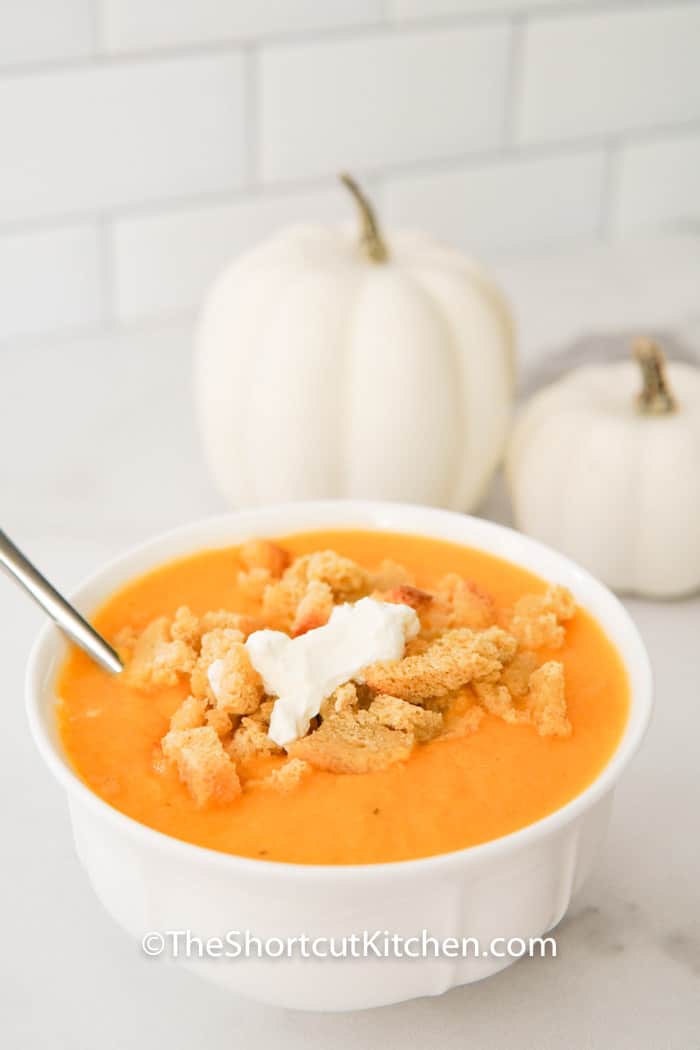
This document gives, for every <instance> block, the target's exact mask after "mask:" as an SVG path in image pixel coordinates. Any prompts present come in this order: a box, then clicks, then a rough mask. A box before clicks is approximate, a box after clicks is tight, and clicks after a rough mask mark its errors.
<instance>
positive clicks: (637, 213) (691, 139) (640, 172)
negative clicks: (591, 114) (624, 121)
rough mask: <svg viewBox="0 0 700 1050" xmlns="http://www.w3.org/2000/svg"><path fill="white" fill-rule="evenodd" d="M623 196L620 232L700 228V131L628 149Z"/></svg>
mask: <svg viewBox="0 0 700 1050" xmlns="http://www.w3.org/2000/svg"><path fill="white" fill-rule="evenodd" d="M617 196H618V203H617V208H616V210H615V213H614V215H613V222H614V227H615V230H616V231H617V232H620V233H625V232H630V231H633V230H634V231H636V230H649V229H654V228H655V227H656V228H658V227H659V226H683V225H684V224H688V223H689V222H692V221H693V220H694V221H695V223H696V224H697V225H698V227H700V131H697V132H695V133H694V134H691V135H680V136H677V137H673V138H669V139H666V140H661V141H658V140H657V141H652V142H636V143H630V144H629V145H628V146H625V147H624V148H623V149H622V150H621V155H620V160H619V169H618V194H617ZM699 291H700V290H699Z"/></svg>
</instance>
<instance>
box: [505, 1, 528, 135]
mask: <svg viewBox="0 0 700 1050" xmlns="http://www.w3.org/2000/svg"><path fill="white" fill-rule="evenodd" d="M527 26H528V19H527V15H522V16H517V15H516V16H514V17H513V20H512V22H511V41H510V51H509V56H508V72H507V79H506V90H505V99H504V112H503V131H502V134H503V142H504V143H505V145H506V146H513V147H517V145H518V143H517V121H518V103H519V99H520V94H521V87H522V82H523V74H524V69H525V54H524V52H525V35H526V32H527Z"/></svg>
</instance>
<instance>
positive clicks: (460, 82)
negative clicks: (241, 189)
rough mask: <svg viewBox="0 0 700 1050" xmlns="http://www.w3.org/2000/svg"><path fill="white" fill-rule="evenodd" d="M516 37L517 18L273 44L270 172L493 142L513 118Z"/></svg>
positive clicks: (267, 70) (267, 109)
mask: <svg viewBox="0 0 700 1050" xmlns="http://www.w3.org/2000/svg"><path fill="white" fill-rule="evenodd" d="M508 44H509V29H508V27H507V26H506V25H505V24H494V25H491V24H489V25H484V26H481V25H479V26H474V27H467V28H450V29H447V30H443V29H440V30H425V31H416V30H411V31H410V32H402V33H401V34H398V35H392V34H386V33H383V34H370V35H362V36H361V37H358V38H355V39H351V40H341V41H337V40H332V41H331V40H324V41H316V42H314V43H308V44H290V45H281V46H270V47H268V48H264V49H263V52H262V68H261V86H260V92H261V124H260V139H261V153H262V168H263V177H264V180H265V181H267V182H274V181H276V180H286V179H298V178H303V177H309V176H317V175H325V174H330V173H333V172H335V171H337V170H339V169H342V168H346V167H347V168H351V169H355V170H360V171H361V170H366V169H374V168H378V167H381V166H383V165H398V164H402V163H406V162H410V161H416V160H424V159H430V158H439V157H449V156H454V155H459V154H461V153H464V152H466V151H470V150H476V149H483V148H486V147H489V146H493V145H494V144H496V143H497V142H498V141H499V139H500V135H501V129H502V126H503V109H504V97H505V86H506V70H507V60H508Z"/></svg>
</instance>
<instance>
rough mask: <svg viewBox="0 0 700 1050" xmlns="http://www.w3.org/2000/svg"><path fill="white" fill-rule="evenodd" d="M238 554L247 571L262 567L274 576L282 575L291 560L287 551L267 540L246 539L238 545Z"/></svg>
mask: <svg viewBox="0 0 700 1050" xmlns="http://www.w3.org/2000/svg"><path fill="white" fill-rule="evenodd" d="M238 556H239V557H240V559H241V561H242V563H243V565H244V566H245V567H246V569H248V570H249V571H250V570H253V569H264V570H265V571H266V572H268V573H269V574H270V576H273V577H275V578H279V577H280V576H281V575H282V573H283V572H284V570H285V569H286V568H287V566H288V565H289V562H290V561H291V555H290V553H289V551H287V550H285V549H284V547H278V545H277V544H276V543H271V542H270V541H269V540H248V541H247V543H244V544H243V545H242V546H241V547H240V549H239V551H238Z"/></svg>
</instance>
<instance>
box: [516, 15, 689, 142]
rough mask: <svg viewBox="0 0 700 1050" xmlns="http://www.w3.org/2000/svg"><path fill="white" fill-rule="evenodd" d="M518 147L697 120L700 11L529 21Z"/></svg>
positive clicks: (524, 54) (579, 16) (519, 107)
mask: <svg viewBox="0 0 700 1050" xmlns="http://www.w3.org/2000/svg"><path fill="white" fill-rule="evenodd" d="M522 63H523V64H522V81H521V94H520V97H519V105H518V121H517V125H518V135H519V140H520V141H521V142H534V141H544V140H546V141H552V140H566V139H580V138H584V137H587V136H602V135H615V134H619V133H620V132H624V131H626V130H630V129H636V128H650V127H654V126H655V125H659V124H669V123H674V122H680V121H686V120H692V119H695V118H698V117H700V75H698V68H699V63H700V5H699V4H697V3H693V4H689V3H667V4H662V5H659V6H656V7H646V6H642V7H636V6H635V5H631V6H630V7H629V8H626V9H619V10H614V9H613V10H604V9H603V10H598V11H591V12H586V13H575V14H574V13H572V14H569V15H566V16H564V15H562V16H559V17H556V18H546V17H543V18H537V17H534V16H533V19H532V21H531V22H530V24H529V25H528V27H527V30H526V35H525V41H524V49H523V55H522Z"/></svg>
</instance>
